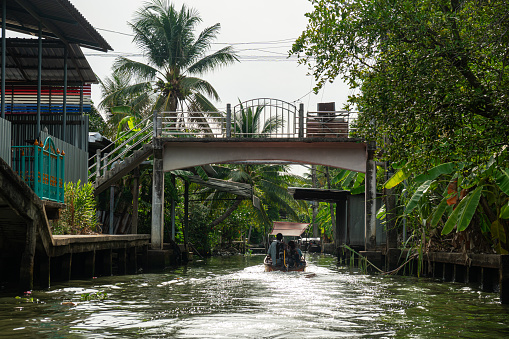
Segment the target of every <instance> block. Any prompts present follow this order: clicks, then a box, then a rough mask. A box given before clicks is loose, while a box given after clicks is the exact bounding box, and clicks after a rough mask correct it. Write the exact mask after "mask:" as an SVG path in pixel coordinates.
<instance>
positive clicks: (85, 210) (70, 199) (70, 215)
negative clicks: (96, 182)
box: [53, 180, 101, 234]
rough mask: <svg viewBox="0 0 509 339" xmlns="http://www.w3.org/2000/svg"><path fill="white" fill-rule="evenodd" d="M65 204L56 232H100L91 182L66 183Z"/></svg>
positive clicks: (55, 226)
mask: <svg viewBox="0 0 509 339" xmlns="http://www.w3.org/2000/svg"><path fill="white" fill-rule="evenodd" d="M65 204H66V208H65V209H64V210H62V213H61V215H60V219H59V220H58V222H57V223H56V224H54V226H53V233H54V234H90V233H94V232H100V231H101V230H100V225H99V223H98V221H97V215H96V209H95V200H94V189H93V187H92V184H91V183H86V184H83V185H81V182H80V180H78V182H77V183H72V182H69V183H66V184H65Z"/></svg>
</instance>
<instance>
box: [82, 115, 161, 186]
mask: <svg viewBox="0 0 509 339" xmlns="http://www.w3.org/2000/svg"><path fill="white" fill-rule="evenodd" d="M152 119H153V117H150V116H149V117H147V118H145V119H143V120H142V121H140V122H139V123H138V124H137V125H136V126H134V127H133V128H132V129H131V131H134V132H135V133H134V134H133V135H132V136H130V137H129V138H125V137H124V136H120V137H119V138H118V139H117V140H115V141H113V142H111V143H110V144H109V145H108V146H106V147H105V148H103V149H102V150H97V153H96V155H95V156H93V157H91V158H90V159H89V163H91V162H93V161H95V162H94V163H93V165H91V166H90V167H89V168H88V173H89V176H88V181H92V180H97V179H98V178H99V177H101V175H104V174H105V173H106V172H107V171H108V170H110V169H111V168H112V167H113V166H115V165H116V164H117V163H120V162H121V161H123V160H124V159H125V157H126V156H127V155H129V154H131V153H132V152H133V151H135V150H137V149H139V148H141V147H143V144H145V143H147V142H148V141H150V140H151V139H152V137H153V135H154V133H153V129H154V128H153V125H154V124H153V121H152ZM124 135H125V134H124ZM115 144H116V145H117V146H116V147H115V148H114V149H113V150H111V151H110V152H106V150H107V149H108V148H110V147H112V145H115Z"/></svg>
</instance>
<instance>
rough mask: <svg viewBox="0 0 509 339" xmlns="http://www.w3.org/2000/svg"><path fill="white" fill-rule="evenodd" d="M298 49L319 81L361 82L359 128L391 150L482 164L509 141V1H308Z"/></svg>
mask: <svg viewBox="0 0 509 339" xmlns="http://www.w3.org/2000/svg"><path fill="white" fill-rule="evenodd" d="M311 1H312V2H313V3H314V4H315V9H314V11H313V12H312V13H309V14H308V18H309V24H308V27H307V29H306V31H304V32H303V33H302V35H301V36H300V37H299V38H298V40H297V41H296V42H295V44H294V46H293V49H292V51H291V52H292V53H296V54H299V55H301V56H302V58H301V62H302V63H305V64H308V66H309V67H310V68H311V69H312V71H313V73H314V75H315V77H316V79H317V80H318V86H317V89H318V88H319V87H321V86H323V84H324V83H325V82H326V81H332V80H334V79H335V78H336V77H342V78H344V79H345V80H346V81H348V82H349V83H350V85H351V86H352V87H354V88H360V89H361V91H360V92H359V94H358V95H355V96H353V97H352V98H351V103H353V104H355V105H357V106H358V108H359V110H361V111H362V114H360V115H359V120H358V128H359V132H360V134H361V135H363V136H365V137H366V138H369V139H371V140H376V141H378V144H379V145H381V146H382V147H383V150H384V154H383V156H384V158H386V159H388V160H392V161H401V160H406V161H409V162H410V163H411V165H412V167H414V168H419V169H420V170H425V169H429V168H431V167H433V166H435V165H437V164H439V163H440V162H442V161H443V162H447V161H455V160H460V161H468V162H469V165H468V166H466V167H465V170H467V171H468V170H478V169H479V165H480V164H483V163H486V161H487V159H488V158H489V157H491V156H492V155H493V154H494V153H495V152H496V151H497V150H500V149H502V146H504V145H507V143H508V140H509V129H508V128H507V126H508V123H509V105H508V104H509V96H508V95H507V91H508V88H509V76H508V73H507V71H508V67H509V52H508V51H509V48H508V47H509V35H508V34H507V33H506V32H507V30H508V29H509V7H508V6H507V2H506V1H505V0H492V1H476V0H463V1H460V0H340V1H336V0H334V1H332V0H320V1H318V0H311Z"/></svg>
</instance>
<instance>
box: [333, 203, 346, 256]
mask: <svg viewBox="0 0 509 339" xmlns="http://www.w3.org/2000/svg"><path fill="white" fill-rule="evenodd" d="M347 216H348V202H347V199H344V200H339V201H336V237H335V238H334V242H335V248H336V249H335V250H336V254H338V253H339V252H338V251H339V249H340V247H343V245H344V244H347V239H346V229H347V227H348V220H347Z"/></svg>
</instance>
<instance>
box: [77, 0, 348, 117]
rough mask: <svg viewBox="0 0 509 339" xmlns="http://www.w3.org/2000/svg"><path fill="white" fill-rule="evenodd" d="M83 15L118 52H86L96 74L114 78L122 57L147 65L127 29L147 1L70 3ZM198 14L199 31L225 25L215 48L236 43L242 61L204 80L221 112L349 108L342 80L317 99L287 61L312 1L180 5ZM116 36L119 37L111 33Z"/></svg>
mask: <svg viewBox="0 0 509 339" xmlns="http://www.w3.org/2000/svg"><path fill="white" fill-rule="evenodd" d="M70 1H71V2H72V3H73V4H74V6H75V7H76V8H77V9H78V11H80V12H81V13H82V14H83V16H84V17H85V18H86V19H87V20H88V21H89V22H90V23H91V24H92V26H94V27H95V28H96V29H97V31H98V32H99V33H100V34H101V35H102V36H103V37H104V38H105V39H106V41H108V43H109V44H110V45H111V46H112V47H113V49H114V51H113V52H108V53H100V52H96V51H92V50H86V49H85V50H84V52H85V55H86V56H87V59H88V61H89V63H90V65H91V67H92V69H93V70H94V71H95V73H96V74H97V75H98V76H99V77H100V78H101V79H103V78H105V77H107V76H108V75H109V74H110V73H111V67H112V64H113V62H114V60H115V57H116V56H117V55H125V56H129V55H132V58H133V59H136V60H143V58H142V57H141V56H140V51H139V50H138V49H137V47H136V46H135V45H134V44H133V43H132V38H133V37H132V31H131V29H130V28H129V26H128V25H127V22H128V21H131V20H132V18H133V15H134V12H135V11H136V10H138V9H139V8H140V7H141V6H142V4H143V3H144V2H142V1H132V0H70ZM173 3H174V4H175V6H176V7H177V8H178V9H180V8H181V6H182V4H183V3H185V4H186V6H188V7H192V8H194V9H196V10H197V11H198V12H199V14H200V16H201V18H202V20H203V24H202V26H200V27H199V28H198V31H201V30H202V29H203V28H205V27H208V26H211V25H213V24H215V23H220V24H221V31H220V33H219V35H218V39H217V40H216V43H217V44H214V45H213V46H212V49H219V48H222V47H224V46H225V44H232V45H233V46H234V47H235V49H236V50H237V51H238V54H239V56H240V58H241V62H240V63H237V64H235V65H232V66H228V67H224V68H222V69H219V70H217V71H215V72H213V73H209V74H205V75H203V76H202V78H204V79H206V80H207V81H209V82H210V83H211V84H212V85H213V86H214V87H215V88H216V90H217V92H218V93H219V95H220V97H221V102H220V103H216V107H218V108H220V109H224V108H225V107H226V104H227V103H231V104H232V105H235V104H237V103H238V100H239V99H240V100H242V101H244V100H249V99H254V98H260V97H269V98H276V99H281V100H285V101H289V102H293V101H296V100H297V99H299V98H301V97H302V99H301V100H300V101H296V103H299V102H302V103H304V107H305V110H308V111H315V110H316V104H317V103H318V102H331V101H334V102H336V109H340V108H341V107H342V105H343V104H345V103H346V99H347V96H348V94H349V88H348V86H347V85H344V84H343V83H341V81H340V80H338V81H336V83H334V84H327V85H326V86H325V88H324V89H323V90H321V91H320V93H318V94H317V95H315V94H313V93H311V94H309V95H307V96H306V94H307V93H308V92H309V91H310V90H311V89H312V88H313V86H314V81H313V78H312V77H311V76H308V75H307V73H308V70H307V69H306V68H305V67H304V66H299V65H298V64H297V61H296V58H295V57H293V58H290V59H287V58H286V57H287V55H288V53H287V52H288V50H289V49H290V48H291V45H292V43H293V41H294V40H295V39H296V38H297V37H298V36H299V35H300V33H301V32H302V31H303V30H304V29H305V28H306V24H307V18H306V17H305V16H304V14H305V13H307V12H310V11H312V9H313V7H312V5H311V3H310V2H309V1H308V0H257V1H247V0H214V1H211V0H186V1H181V0H175V1H173ZM106 30H110V31H116V32H120V33H124V34H119V33H112V32H108V31H106ZM92 99H93V101H94V102H95V103H96V104H98V103H99V101H100V100H101V93H100V89H99V87H98V86H94V87H93V89H92Z"/></svg>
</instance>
